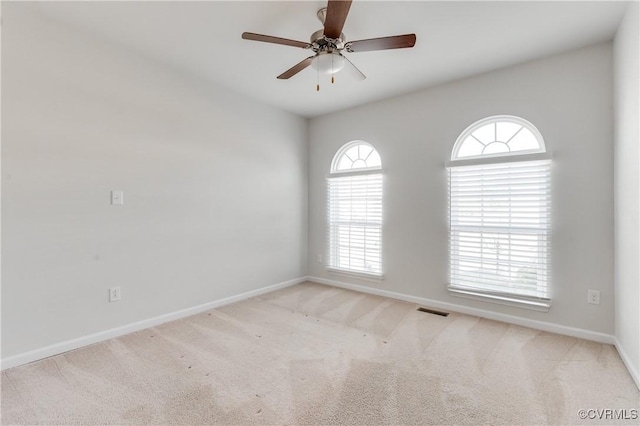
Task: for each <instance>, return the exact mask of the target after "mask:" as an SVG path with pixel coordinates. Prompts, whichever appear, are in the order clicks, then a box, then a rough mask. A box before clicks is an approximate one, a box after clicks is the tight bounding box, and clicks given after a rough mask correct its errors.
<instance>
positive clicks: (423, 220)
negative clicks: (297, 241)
mask: <svg viewBox="0 0 640 426" xmlns="http://www.w3.org/2000/svg"><path fill="white" fill-rule="evenodd" d="M612 77H613V76H612V46H611V44H610V43H606V44H599V45H595V46H591V47H587V48H584V49H581V50H576V51H572V52H569V53H566V54H562V55H558V56H553V57H550V58H546V59H542V60H538V61H535V62H530V63H527V64H523V65H520V66H515V67H511V68H508V69H503V70H499V71H495V72H492V73H488V74H484V75H480V76H476V77H473V78H469V79H465V80H461V81H456V82H453V83H450V84H446V85H442V86H438V87H434V88H431V89H427V90H424V91H420V92H417V93H413V94H409V95H405V96H401V97H397V98H393V99H389V100H385V101H381V102H378V103H375V104H369V105H366V106H362V107H358V108H354V109H350V110H348V111H342V112H339V113H335V114H332V115H327V116H323V117H319V118H316V119H313V120H311V125H310V146H309V156H310V164H309V184H310V186H309V226H310V230H309V272H310V275H312V276H315V277H319V278H321V279H327V280H335V281H341V282H344V283H349V284H361V285H364V286H368V287H370V288H375V289H377V290H385V291H392V292H396V293H401V294H404V295H410V296H416V297H421V298H427V299H432V300H435V301H440V302H446V303H453V304H457V305H458V306H464V307H472V308H476V309H484V310H490V311H493V312H498V313H501V314H504V315H511V316H515V317H518V318H526V319H530V320H535V321H543V322H550V323H553V324H558V325H561V326H564V327H574V328H579V329H584V330H588V331H591V332H596V333H605V334H608V335H611V334H613V331H614V312H613V311H614V288H613V191H612V189H613V168H612V167H613V115H612V107H613V105H612V102H613V92H612V90H613V88H612ZM497 114H511V115H517V116H521V117H523V118H525V119H527V120H529V121H531V122H532V123H533V124H534V125H536V126H537V127H538V129H539V130H540V131H541V132H542V135H543V137H544V138H545V142H546V145H547V148H548V150H549V151H550V152H551V154H552V156H553V169H552V170H553V171H552V179H553V183H552V185H553V186H552V197H553V211H552V220H553V224H552V226H553V246H552V285H553V290H552V292H553V296H552V297H553V301H552V303H553V306H552V307H551V310H550V311H549V312H548V313H541V312H534V311H529V310H524V309H519V308H515V307H508V306H503V305H497V304H491V303H487V302H481V301H475V300H468V299H462V298H457V297H453V296H450V295H449V294H448V292H447V290H446V283H447V269H448V266H447V265H448V260H447V177H446V172H445V168H444V162H445V160H447V159H448V158H449V156H450V153H451V149H452V147H453V144H454V142H455V140H456V138H457V137H458V135H459V134H460V133H461V132H462V131H463V130H464V129H465V128H466V127H467V126H468V125H469V124H471V123H473V122H475V121H476V120H479V119H481V118H484V117H487V116H491V115H497ZM354 139H362V140H365V141H368V142H370V143H371V144H373V145H374V146H375V147H376V148H377V149H378V151H379V152H380V154H381V156H382V162H383V169H384V191H385V193H384V197H385V198H384V200H385V201H384V209H385V210H384V220H385V223H384V231H383V241H384V249H383V256H384V275H385V280H384V281H383V282H382V283H375V282H368V281H362V280H357V279H354V278H351V277H346V276H341V275H336V274H332V273H328V272H327V271H326V269H325V265H324V264H321V263H318V262H317V261H316V255H317V254H322V255H324V256H325V257H326V252H327V248H326V235H327V234H326V217H325V213H326V207H325V205H326V204H325V203H326V181H325V178H326V176H327V174H328V172H329V167H330V164H331V159H332V157H333V155H334V154H335V152H336V151H337V150H338V149H339V148H340V147H341V146H342V145H343V144H344V143H346V142H349V141H351V140H354ZM587 289H595V290H599V291H600V292H601V303H600V305H589V304H587V303H586V296H587Z"/></svg>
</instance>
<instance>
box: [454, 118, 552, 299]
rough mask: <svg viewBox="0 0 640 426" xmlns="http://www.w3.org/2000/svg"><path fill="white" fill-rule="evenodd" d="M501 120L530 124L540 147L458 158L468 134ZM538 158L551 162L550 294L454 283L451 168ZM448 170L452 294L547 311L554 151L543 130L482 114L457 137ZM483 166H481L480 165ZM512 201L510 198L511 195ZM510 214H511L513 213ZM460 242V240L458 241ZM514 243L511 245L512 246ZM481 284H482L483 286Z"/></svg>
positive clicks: (547, 249)
mask: <svg viewBox="0 0 640 426" xmlns="http://www.w3.org/2000/svg"><path fill="white" fill-rule="evenodd" d="M501 121H506V122H510V123H514V124H519V125H522V126H523V127H524V128H527V129H528V130H529V131H531V133H532V134H533V135H534V136H535V137H536V139H537V141H538V144H539V147H538V148H537V149H531V150H522V151H510V152H506V153H496V154H484V155H477V156H467V157H460V158H458V156H457V155H458V152H459V149H460V146H461V144H462V143H463V142H464V141H465V140H466V138H467V137H468V136H469V135H471V134H472V133H473V132H474V131H476V130H477V129H479V128H481V127H483V126H486V125H487V124H491V123H498V122H501ZM536 161H547V162H548V163H549V166H548V167H549V177H548V182H549V187H548V189H547V197H548V200H549V201H548V202H549V205H548V207H549V216H548V224H547V227H546V228H545V230H546V231H545V232H546V235H547V237H548V240H547V241H548V247H547V248H546V249H545V250H546V251H545V253H546V254H545V257H544V259H543V263H544V264H545V266H546V269H545V272H546V273H547V281H546V290H547V295H548V297H546V298H538V297H530V296H525V295H522V294H517V293H505V292H496V291H491V290H490V289H489V288H486V289H484V290H473V289H465V288H464V286H455V285H452V266H453V263H454V261H453V260H452V256H453V248H452V238H453V233H454V230H453V225H452V222H451V220H452V218H451V208H452V201H451V197H452V193H451V170H452V169H457V168H461V167H475V166H482V165H490V164H496V165H500V164H504V165H505V166H506V165H507V164H515V163H520V162H527V163H528V162H536ZM445 166H446V170H447V186H448V188H447V194H448V208H449V211H448V220H449V224H448V246H449V247H448V269H449V270H448V283H447V289H448V291H449V293H450V294H451V295H453V296H457V297H463V298H470V299H476V300H482V301H486V302H492V303H498V304H503V305H508V306H516V307H520V308H525V309H530V310H535V311H541V312H547V311H549V309H550V307H551V301H552V287H551V285H552V280H551V276H550V275H551V244H552V222H551V221H552V217H551V209H552V204H553V202H552V199H551V197H552V188H551V185H552V176H551V172H552V164H551V155H550V153H549V151H547V147H546V144H545V141H544V138H543V137H542V134H541V133H540V131H539V130H538V129H537V128H536V127H535V126H534V125H533V124H532V123H530V122H529V121H527V120H525V119H523V118H520V117H516V116H512V115H496V116H490V117H486V118H483V119H481V120H478V121H476V122H474V123H472V124H471V125H470V126H468V127H467V128H466V129H465V130H464V131H463V132H462V133H461V134H460V136H459V137H458V138H457V139H456V142H455V144H454V146H453V149H452V150H451V157H450V159H449V160H448V161H446V162H445ZM478 168H480V167H478ZM509 202H511V199H509ZM510 217H511V216H510ZM507 232H510V231H509V230H508V228H507V227H505V233H507ZM458 244H459V243H458ZM510 247H511V246H510ZM480 286H481V285H479V287H480Z"/></svg>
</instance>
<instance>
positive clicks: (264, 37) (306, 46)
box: [242, 33, 311, 49]
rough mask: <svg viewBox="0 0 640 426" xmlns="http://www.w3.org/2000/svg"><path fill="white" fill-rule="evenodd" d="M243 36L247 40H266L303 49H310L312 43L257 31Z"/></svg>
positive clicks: (266, 41)
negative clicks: (257, 32)
mask: <svg viewBox="0 0 640 426" xmlns="http://www.w3.org/2000/svg"><path fill="white" fill-rule="evenodd" d="M242 38H243V39H245V40H253V41H264V42H265V43H274V44H283V45H285V46H293V47H301V48H303V49H309V48H310V47H311V44H309V43H306V42H304V41H297V40H289V39H288V38H282V37H273V36H268V35H263V34H256V33H242Z"/></svg>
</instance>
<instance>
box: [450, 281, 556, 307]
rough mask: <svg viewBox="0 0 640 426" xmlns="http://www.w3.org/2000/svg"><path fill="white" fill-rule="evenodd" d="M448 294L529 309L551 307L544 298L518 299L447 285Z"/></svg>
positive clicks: (549, 302)
mask: <svg viewBox="0 0 640 426" xmlns="http://www.w3.org/2000/svg"><path fill="white" fill-rule="evenodd" d="M447 289H448V290H449V294H451V295H452V296H456V297H463V298H465V299H473V300H481V301H483V302H490V303H497V304H500V305H506V306H514V307H516V308H523V309H529V310H531V311H538V312H549V309H550V308H551V301H544V300H525V299H518V298H517V297H510V296H506V295H497V294H486V293H480V292H476V291H473V290H463V289H460V288H453V287H451V286H449V287H447Z"/></svg>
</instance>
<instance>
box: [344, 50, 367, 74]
mask: <svg viewBox="0 0 640 426" xmlns="http://www.w3.org/2000/svg"><path fill="white" fill-rule="evenodd" d="M341 56H342V57H343V58H344V60H345V61H347V62H348V63H349V64H351V68H352V69H354V70H355V71H356V72H355V73H351V74H353V75H355V76H356V78H357V79H358V80H364V79H365V78H367V76H366V75H364V73H363V72H362V71H360V68H358V67H356V66H355V65H354V63H353V62H351V61H350V60H349V59H348V58H347V57H346V56H344V55H341Z"/></svg>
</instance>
